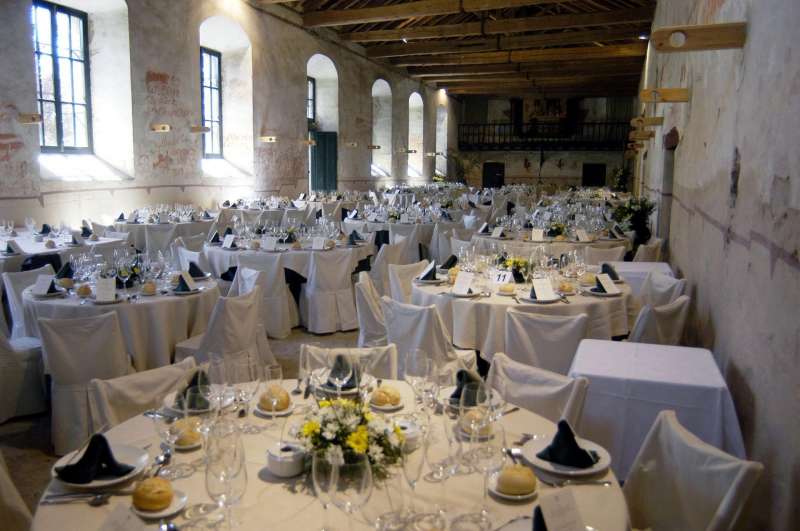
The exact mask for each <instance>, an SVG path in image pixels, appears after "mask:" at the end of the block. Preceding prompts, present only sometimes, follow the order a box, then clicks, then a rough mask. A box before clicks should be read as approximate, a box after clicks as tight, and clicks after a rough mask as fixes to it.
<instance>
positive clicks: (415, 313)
mask: <svg viewBox="0 0 800 531" xmlns="http://www.w3.org/2000/svg"><path fill="white" fill-rule="evenodd" d="M381 307H382V308H383V315H384V316H385V318H386V339H387V341H388V342H389V343H394V344H395V345H397V352H398V353H399V360H398V361H399V363H398V371H400V372H399V374H403V373H404V369H405V358H406V356H407V355H408V353H409V352H411V351H412V350H414V349H420V350H423V351H424V352H427V353H428V355H430V356H431V359H433V361H434V362H435V363H436V365H437V366H438V367H439V370H440V372H442V373H446V372H447V371H451V372H453V373H455V371H456V370H458V369H459V368H467V369H471V368H474V367H475V363H476V361H475V351H474V350H456V348H455V347H453V340H452V339H451V337H450V335H449V334H448V333H447V329H446V328H445V326H444V323H443V322H442V318H441V316H440V315H439V312H438V311H437V310H436V306H434V305H431V306H415V305H413V304H404V303H401V302H397V301H395V300H392V299H390V298H389V297H387V296H385V295H384V296H383V297H381Z"/></svg>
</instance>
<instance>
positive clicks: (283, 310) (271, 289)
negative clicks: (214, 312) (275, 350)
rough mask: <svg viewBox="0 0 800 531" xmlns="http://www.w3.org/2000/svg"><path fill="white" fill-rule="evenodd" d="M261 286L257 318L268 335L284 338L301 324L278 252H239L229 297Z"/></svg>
mask: <svg viewBox="0 0 800 531" xmlns="http://www.w3.org/2000/svg"><path fill="white" fill-rule="evenodd" d="M255 286H261V296H262V306H261V309H260V319H261V322H262V323H263V325H264V329H265V330H266V332H267V335H269V337H274V338H277V339H284V338H286V337H289V335H290V334H291V333H292V328H294V327H295V326H298V325H299V324H300V315H299V313H298V310H297V303H296V302H295V300H294V297H292V294H291V292H290V291H289V287H288V286H287V285H286V279H285V276H284V274H283V266H282V265H281V256H280V255H279V254H275V253H273V254H270V253H260V254H257V255H244V254H243V255H241V256H240V257H239V267H238V269H237V270H236V276H235V277H234V279H233V283H232V284H231V288H230V290H229V291H228V296H229V297H234V296H237V295H244V294H245V293H250V291H252V290H253V288H255Z"/></svg>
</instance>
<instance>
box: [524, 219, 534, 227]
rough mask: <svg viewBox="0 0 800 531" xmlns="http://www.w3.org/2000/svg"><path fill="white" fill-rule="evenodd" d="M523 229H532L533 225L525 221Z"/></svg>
mask: <svg viewBox="0 0 800 531" xmlns="http://www.w3.org/2000/svg"><path fill="white" fill-rule="evenodd" d="M525 228H526V229H532V228H533V223H531V222H530V221H526V222H525Z"/></svg>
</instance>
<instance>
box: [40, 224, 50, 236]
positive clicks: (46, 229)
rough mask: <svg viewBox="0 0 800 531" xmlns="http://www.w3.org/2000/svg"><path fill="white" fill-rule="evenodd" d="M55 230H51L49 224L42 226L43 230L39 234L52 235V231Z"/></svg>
mask: <svg viewBox="0 0 800 531" xmlns="http://www.w3.org/2000/svg"><path fill="white" fill-rule="evenodd" d="M52 230H53V229H51V228H50V225H48V224H47V223H44V224H42V230H40V231H39V234H50V231H52Z"/></svg>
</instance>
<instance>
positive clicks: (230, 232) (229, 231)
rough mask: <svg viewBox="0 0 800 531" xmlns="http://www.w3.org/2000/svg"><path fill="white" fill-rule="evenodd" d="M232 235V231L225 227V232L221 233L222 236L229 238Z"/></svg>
mask: <svg viewBox="0 0 800 531" xmlns="http://www.w3.org/2000/svg"><path fill="white" fill-rule="evenodd" d="M231 234H233V229H232V228H230V227H225V232H223V233H222V235H223V236H230V235H231Z"/></svg>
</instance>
